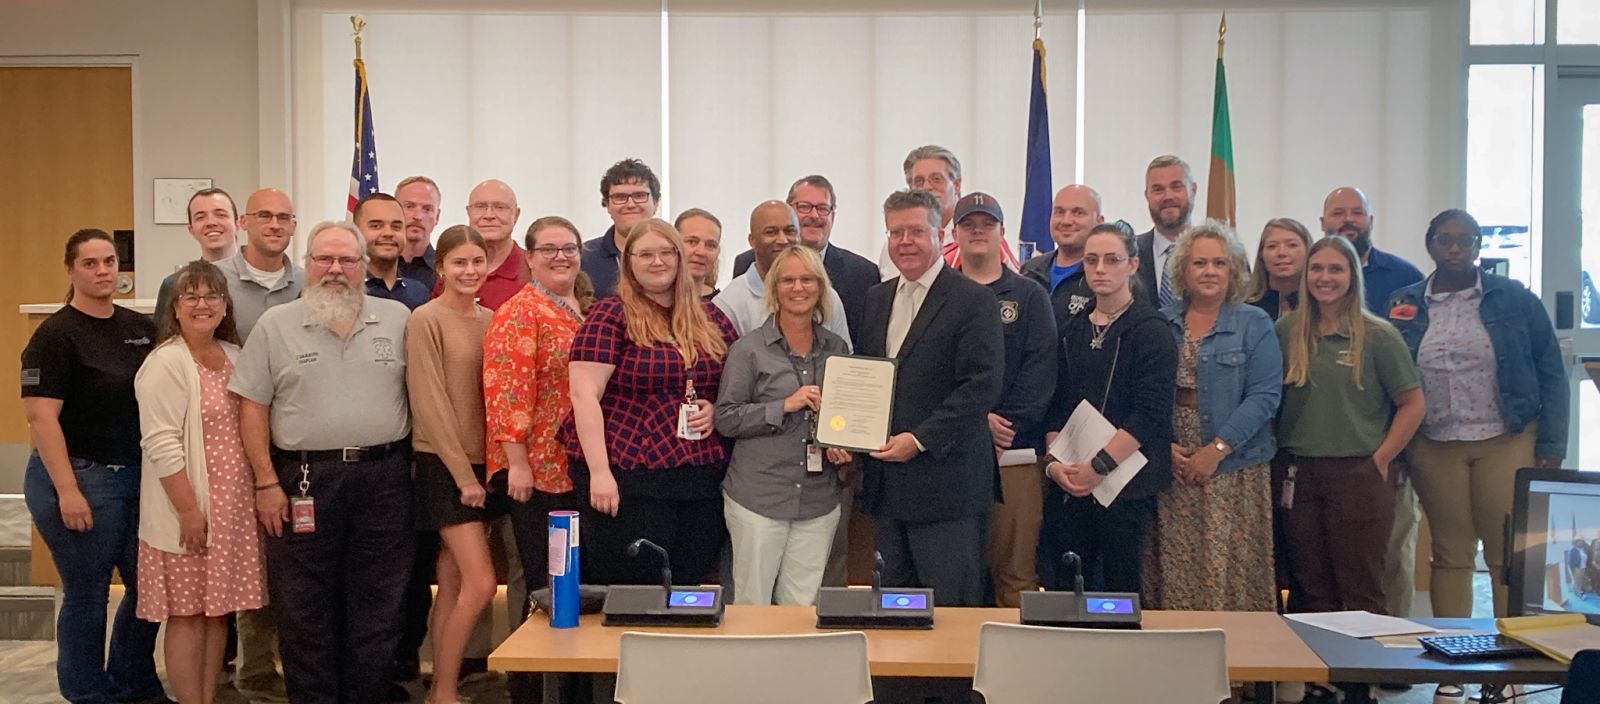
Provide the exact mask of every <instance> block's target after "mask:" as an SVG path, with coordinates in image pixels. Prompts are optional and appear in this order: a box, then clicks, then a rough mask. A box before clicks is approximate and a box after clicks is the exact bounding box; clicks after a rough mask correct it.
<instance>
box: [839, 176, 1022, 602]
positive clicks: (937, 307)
mask: <svg viewBox="0 0 1600 704" xmlns="http://www.w3.org/2000/svg"><path fill="white" fill-rule="evenodd" d="M939 210H940V208H939V201H938V200H936V199H935V198H934V197H933V194H931V193H928V192H927V191H922V190H909V191H898V192H895V193H893V194H890V196H889V198H888V200H886V201H884V204H883V215H884V223H885V226H886V228H887V230H888V233H889V256H890V258H891V259H892V260H893V262H894V265H895V268H896V269H897V270H898V271H899V272H900V275H899V276H897V277H895V278H892V279H889V280H888V281H885V282H883V283H881V284H879V285H877V286H875V287H873V288H872V290H871V291H869V292H868V293H867V309H866V316H865V319H864V321H863V329H862V331H861V337H860V338H859V342H858V346H857V348H856V349H857V351H858V353H859V354H863V355H868V356H877V357H892V358H894V359H896V360H897V361H898V370H897V372H896V374H897V376H896V378H895V390H894V406H893V415H892V417H891V418H890V422H889V439H888V442H886V443H885V444H884V445H883V447H882V448H880V449H879V450H878V451H877V452H873V453H870V454H869V455H868V457H867V458H866V459H865V460H864V463H863V464H864V469H865V471H864V478H863V485H862V501H863V504H864V505H865V506H866V510H867V513H868V514H870V515H872V517H873V523H874V532H875V533H876V537H877V549H878V552H880V553H882V555H883V562H884V567H883V584H884V585H885V586H893V587H931V588H932V589H933V591H934V601H935V603H937V604H939V605H941V606H977V605H981V604H982V603H983V576H984V571H985V567H984V564H985V563H984V559H983V532H984V525H985V523H986V521H987V516H988V513H989V510H990V508H991V507H992V506H993V504H994V502H995V498H996V496H995V490H996V475H997V473H998V468H997V466H996V464H995V453H994V448H993V442H992V439H991V438H990V435H989V424H988V414H989V411H990V410H991V409H993V408H994V407H995V403H996V402H997V401H999V398H1000V386H1001V381H1002V374H1003V372H1004V369H1003V367H1004V366H1005V348H1004V342H1003V340H1004V334H1003V332H1002V328H1001V323H1000V304H999V301H997V300H996V299H995V296H994V294H993V293H990V292H989V289H988V287H986V286H984V285H983V284H979V283H976V282H974V281H972V280H971V279H968V278H966V277H965V276H962V275H961V272H959V271H955V270H954V269H951V268H950V267H949V266H947V265H946V264H945V263H944V258H943V257H942V256H941V254H940V247H941V244H942V243H941V242H940V239H941V237H942V236H941V224H942V223H940V221H939V218H940V212H939Z"/></svg>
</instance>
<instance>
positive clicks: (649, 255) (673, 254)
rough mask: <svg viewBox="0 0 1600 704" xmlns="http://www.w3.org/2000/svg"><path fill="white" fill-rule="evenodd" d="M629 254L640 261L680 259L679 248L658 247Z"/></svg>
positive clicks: (673, 260)
mask: <svg viewBox="0 0 1600 704" xmlns="http://www.w3.org/2000/svg"><path fill="white" fill-rule="evenodd" d="M628 256H630V257H633V259H634V261H638V262H675V261H678V250H676V249H657V250H652V251H648V252H629V253H628Z"/></svg>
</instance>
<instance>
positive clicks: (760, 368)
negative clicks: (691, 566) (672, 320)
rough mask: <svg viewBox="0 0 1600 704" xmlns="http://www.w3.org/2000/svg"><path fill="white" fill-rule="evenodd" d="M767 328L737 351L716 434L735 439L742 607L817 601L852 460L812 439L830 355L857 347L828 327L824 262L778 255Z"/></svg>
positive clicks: (733, 490) (797, 249)
mask: <svg viewBox="0 0 1600 704" xmlns="http://www.w3.org/2000/svg"><path fill="white" fill-rule="evenodd" d="M764 284H765V285H764V291H765V298H766V306H767V311H768V312H769V313H770V316H769V317H768V318H767V319H766V322H764V323H762V325H761V326H760V327H758V328H756V329H754V330H751V331H750V332H749V333H747V334H746V335H745V336H744V337H741V338H739V341H738V342H735V343H733V347H732V348H730V349H729V350H728V362H727V367H726V368H725V369H724V370H723V374H722V388H721V390H720V391H719V393H718V394H717V407H716V408H717V410H716V413H717V416H716V422H717V432H720V433H722V435H723V437H727V438H733V440H734V444H733V457H732V459H731V460H729V462H728V476H727V478H726V479H725V480H724V481H723V483H722V492H723V503H722V510H723V514H724V515H725V516H726V518H727V524H728V534H729V536H730V537H731V538H732V543H733V580H734V585H735V589H734V594H735V595H736V598H737V599H738V603H741V604H773V603H777V604H806V605H809V604H812V603H814V602H815V601H816V597H817V589H818V588H819V587H821V586H822V572H823V569H825V568H826V567H827V565H828V553H829V551H830V550H831V549H832V548H833V534H834V531H835V529H836V528H837V527H838V525H839V515H840V505H839V502H840V498H841V496H842V495H843V493H842V487H841V486H840V484H839V475H838V467H839V465H841V464H843V463H846V462H848V461H849V460H850V456H849V453H847V452H844V451H842V450H838V449H836V448H828V449H827V451H826V452H824V451H823V449H822V448H820V447H818V446H816V445H814V444H813V443H812V441H811V439H810V438H811V433H812V427H813V424H814V423H815V422H816V412H817V410H818V405H819V404H820V403H821V400H822V388H821V386H820V385H819V384H821V371H822V364H823V361H824V359H825V358H826V357H828V356H829V355H836V354H849V353H850V345H849V343H847V342H845V340H844V338H842V337H840V336H839V335H838V334H836V333H834V332H832V331H830V330H828V329H827V327H826V326H825V325H824V323H826V322H827V320H828V316H829V312H830V310H831V308H832V305H831V303H830V301H829V300H828V298H829V297H830V296H832V295H834V294H833V287H832V284H831V283H830V282H829V281H828V272H827V271H826V270H824V269H823V267H822V257H820V256H818V255H817V253H816V252H814V251H812V250H810V249H807V248H806V247H803V246H791V247H789V248H787V249H785V250H783V251H781V252H779V253H778V255H777V256H776V257H774V258H773V260H772V266H771V268H769V269H768V270H767V276H766V279H765V282H764Z"/></svg>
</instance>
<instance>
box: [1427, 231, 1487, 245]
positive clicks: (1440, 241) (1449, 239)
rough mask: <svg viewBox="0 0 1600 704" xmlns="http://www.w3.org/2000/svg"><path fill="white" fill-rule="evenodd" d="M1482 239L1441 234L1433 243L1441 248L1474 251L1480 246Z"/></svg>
mask: <svg viewBox="0 0 1600 704" xmlns="http://www.w3.org/2000/svg"><path fill="white" fill-rule="evenodd" d="M1481 239H1482V238H1481V237H1480V236H1478V235H1454V234H1444V233H1440V234H1437V235H1434V236H1433V243H1434V244H1436V245H1438V246H1440V247H1460V248H1462V249H1472V248H1473V247H1476V246H1478V242H1479V241H1480V240H1481Z"/></svg>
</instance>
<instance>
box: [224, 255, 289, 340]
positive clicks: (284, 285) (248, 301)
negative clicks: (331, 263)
mask: <svg viewBox="0 0 1600 704" xmlns="http://www.w3.org/2000/svg"><path fill="white" fill-rule="evenodd" d="M285 259H286V261H285V262H284V264H283V265H284V266H285V267H287V268H288V271H285V272H284V273H283V278H281V279H279V280H278V283H277V284H275V285H274V286H273V287H272V288H270V289H269V288H267V287H265V286H262V285H261V284H260V283H259V282H257V281H256V280H255V279H254V278H251V276H250V270H249V269H246V268H245V262H244V252H239V253H238V254H235V255H233V256H231V257H228V258H227V259H224V260H222V261H219V262H216V265H217V268H218V269H221V270H222V275H223V277H225V278H227V279H228V298H230V299H233V322H234V324H235V325H238V326H239V339H241V340H245V341H249V340H250V333H251V332H252V331H253V330H254V329H255V327H256V322H257V321H259V320H260V319H261V315H262V314H263V313H265V312H267V309H268V308H272V307H273V306H277V305H282V304H284V303H288V302H290V301H293V300H295V299H298V298H300V291H301V290H302V289H304V288H305V281H306V272H305V270H304V269H301V268H300V267H299V266H296V265H295V263H294V260H293V259H290V258H287V257H286V258H285Z"/></svg>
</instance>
